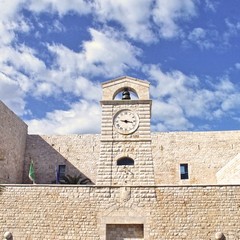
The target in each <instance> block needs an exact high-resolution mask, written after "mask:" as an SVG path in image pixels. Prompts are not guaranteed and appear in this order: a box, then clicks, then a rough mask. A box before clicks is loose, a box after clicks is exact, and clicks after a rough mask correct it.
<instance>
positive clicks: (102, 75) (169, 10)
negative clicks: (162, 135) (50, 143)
mask: <svg viewBox="0 0 240 240" xmlns="http://www.w3.org/2000/svg"><path fill="white" fill-rule="evenodd" d="M239 9H240V1H238V0H228V1H221V0H131V1H129V0H91V1H90V0H89V1H87V0H85V1H83V0H82V1H81V0H38V1H36V0H12V1H9V0H0V11H1V14H0V52H1V54H0V99H1V100H2V101H3V102H4V103H5V104H6V105H7V106H8V107H10V108H11V109H12V110H13V111H14V112H15V113H16V114H17V115H18V116H19V117H20V118H22V119H23V120H24V121H25V122H26V123H27V124H28V126H29V133H32V134H72V133H99V132H100V122H101V107H100V104H99V100H101V83H102V82H104V81H107V80H110V79H113V78H117V77H120V76H125V75H128V76H132V77H135V78H139V79H143V80H148V81H149V82H150V83H151V89H150V93H151V98H152V100H153V106H152V131H208V130H236V129H239V126H240V86H239V80H240V79H239V76H240V14H239Z"/></svg>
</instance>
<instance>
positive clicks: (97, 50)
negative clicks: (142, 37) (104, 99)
mask: <svg viewBox="0 0 240 240" xmlns="http://www.w3.org/2000/svg"><path fill="white" fill-rule="evenodd" d="M90 33H91V36H92V40H91V41H85V42H83V44H82V47H83V50H82V51H81V52H79V53H77V52H74V51H72V50H70V49H68V48H66V47H65V46H63V45H52V46H49V50H50V51H51V52H53V53H54V54H56V67H57V68H58V69H61V70H62V71H64V72H69V73H74V72H78V73H80V74H81V75H82V74H83V75H92V76H97V75H104V76H108V77H111V76H116V75H121V74H123V73H124V72H125V71H126V70H127V69H128V68H130V67H131V68H137V67H139V66H140V62H139V61H138V59H137V56H139V55H140V53H141V52H140V50H139V49H138V48H136V47H134V46H132V45H131V44H130V43H129V42H127V41H126V40H122V39H121V38H119V36H115V35H116V34H115V32H113V31H111V30H110V31H109V30H108V31H105V32H100V31H97V30H95V29H90Z"/></svg>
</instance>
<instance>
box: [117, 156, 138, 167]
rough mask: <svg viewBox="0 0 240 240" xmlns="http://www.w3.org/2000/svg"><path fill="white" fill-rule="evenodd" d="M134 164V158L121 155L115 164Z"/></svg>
mask: <svg viewBox="0 0 240 240" xmlns="http://www.w3.org/2000/svg"><path fill="white" fill-rule="evenodd" d="M132 165H134V160H133V159H132V158H130V157H121V158H119V159H118V160H117V166H132Z"/></svg>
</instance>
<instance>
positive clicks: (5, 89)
mask: <svg viewBox="0 0 240 240" xmlns="http://www.w3.org/2000/svg"><path fill="white" fill-rule="evenodd" d="M0 97H1V101H3V102H4V103H5V104H6V105H7V106H8V107H9V108H10V109H11V110H12V111H14V112H15V113H16V114H19V115H22V114H23V113H24V111H25V104H26V103H25V101H24V100H23V98H24V92H23V91H22V90H21V88H20V86H19V84H18V82H17V81H14V80H13V79H11V78H9V77H8V76H7V75H5V74H4V73H3V72H0Z"/></svg>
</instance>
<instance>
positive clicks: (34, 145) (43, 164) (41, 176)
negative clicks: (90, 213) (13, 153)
mask: <svg viewBox="0 0 240 240" xmlns="http://www.w3.org/2000/svg"><path fill="white" fill-rule="evenodd" d="M65 152H66V151H65ZM31 161H33V165H34V172H35V182H36V184H54V183H65V184H94V183H93V182H92V181H91V180H90V179H89V178H88V177H87V176H86V175H85V174H84V173H83V172H81V171H80V170H79V168H80V167H76V166H74V165H73V164H72V163H71V162H70V161H69V160H68V159H67V158H66V157H65V156H63V155H62V154H61V149H60V147H59V148H58V149H56V146H55V144H49V143H48V142H46V141H45V140H44V139H43V138H42V137H41V136H39V135H29V136H28V139H27V146H26V154H25V163H24V177H23V183H26V184H31V183H32V182H31V180H30V179H29V177H28V173H29V166H30V163H31ZM75 162H76V160H75ZM63 170H64V171H63ZM59 171H60V172H59ZM59 175H60V176H59ZM59 177H60V178H59Z"/></svg>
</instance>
